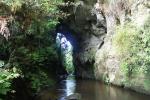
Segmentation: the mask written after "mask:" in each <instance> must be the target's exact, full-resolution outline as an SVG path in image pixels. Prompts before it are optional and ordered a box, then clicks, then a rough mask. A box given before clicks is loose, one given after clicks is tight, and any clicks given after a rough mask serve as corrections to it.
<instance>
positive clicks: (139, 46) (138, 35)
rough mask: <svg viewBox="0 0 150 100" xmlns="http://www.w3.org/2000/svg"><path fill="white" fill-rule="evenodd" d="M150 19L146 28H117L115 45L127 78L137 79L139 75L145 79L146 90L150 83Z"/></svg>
mask: <svg viewBox="0 0 150 100" xmlns="http://www.w3.org/2000/svg"><path fill="white" fill-rule="evenodd" d="M149 35H150V17H149V18H148V20H147V21H146V22H145V24H144V26H143V27H141V28H139V27H138V28H137V27H136V26H135V25H131V24H125V26H123V27H121V26H119V28H117V34H116V35H115V37H114V44H115V46H116V48H117V50H118V52H119V53H120V54H121V55H122V57H121V62H122V63H121V69H122V72H123V73H124V74H125V75H126V78H135V77H136V76H137V75H139V76H143V75H144V77H145V82H144V85H145V87H146V89H148V87H149V83H150V78H149V75H150V37H149Z"/></svg>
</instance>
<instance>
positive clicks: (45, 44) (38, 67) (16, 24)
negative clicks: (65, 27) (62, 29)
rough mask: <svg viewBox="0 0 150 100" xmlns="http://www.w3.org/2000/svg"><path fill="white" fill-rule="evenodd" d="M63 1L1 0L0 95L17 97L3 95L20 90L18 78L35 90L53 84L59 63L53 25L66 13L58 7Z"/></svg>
mask: <svg viewBox="0 0 150 100" xmlns="http://www.w3.org/2000/svg"><path fill="white" fill-rule="evenodd" d="M62 2H63V1H62V0H1V1H0V34H1V36H0V63H1V65H2V66H0V98H1V97H2V98H3V99H4V98H5V99H11V100H13V99H15V98H9V97H8V98H6V97H5V96H4V95H6V94H10V95H13V93H16V92H18V91H16V90H15V89H16V88H17V86H15V85H14V84H15V82H16V81H14V80H16V79H20V81H23V83H19V84H26V85H27V88H29V89H31V90H33V91H39V90H40V88H41V87H42V86H45V85H52V84H53V83H54V81H53V77H54V76H55V71H54V70H55V68H56V67H55V68H53V69H52V66H57V65H58V56H57V53H56V50H55V49H56V47H55V39H54V37H55V34H54V28H55V26H56V24H57V23H58V19H59V18H63V17H64V16H65V13H63V12H62V11H60V10H59V8H58V7H59V5H60V4H61V3H62ZM48 73H50V74H48ZM53 75H54V76H53ZM10 97H11V96H10ZM26 99H27V98H26ZM28 100H29V99H28Z"/></svg>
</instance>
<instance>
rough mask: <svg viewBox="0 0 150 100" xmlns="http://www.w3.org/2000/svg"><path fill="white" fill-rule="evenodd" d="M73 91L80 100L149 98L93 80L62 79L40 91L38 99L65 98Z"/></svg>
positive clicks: (60, 99)
mask: <svg viewBox="0 0 150 100" xmlns="http://www.w3.org/2000/svg"><path fill="white" fill-rule="evenodd" d="M74 93H79V94H80V95H81V98H82V99H81V100H150V96H148V95H144V94H140V93H137V92H134V91H131V90H127V89H122V88H121V87H116V86H109V85H105V84H104V83H101V82H99V81H94V80H75V79H66V80H62V81H61V82H60V83H59V84H57V85H56V87H55V88H54V89H47V90H44V91H42V93H41V97H40V100H67V99H66V96H69V95H71V94H74ZM50 98H51V99H50Z"/></svg>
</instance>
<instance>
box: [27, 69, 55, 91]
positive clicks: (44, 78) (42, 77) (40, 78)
mask: <svg viewBox="0 0 150 100" xmlns="http://www.w3.org/2000/svg"><path fill="white" fill-rule="evenodd" d="M25 77H26V78H28V79H30V81H31V83H30V84H31V88H32V89H33V90H34V91H39V90H40V89H41V88H43V87H45V86H52V85H53V84H54V83H55V82H54V81H53V80H51V79H50V77H49V76H48V75H47V73H45V72H44V71H42V70H40V69H39V70H38V71H36V72H34V73H31V72H29V73H28V74H27V75H26V76H25Z"/></svg>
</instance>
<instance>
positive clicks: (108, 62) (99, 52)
mask: <svg viewBox="0 0 150 100" xmlns="http://www.w3.org/2000/svg"><path fill="white" fill-rule="evenodd" d="M72 12H73V14H72V16H71V17H70V19H68V20H67V21H66V23H67V24H68V25H69V26H70V28H71V29H72V30H73V31H74V33H75V35H76V38H77V42H78V44H79V45H78V51H76V52H75V54H74V59H75V64H76V72H77V73H76V75H77V76H79V77H82V78H92V79H98V80H103V81H105V82H107V83H112V84H115V85H119V86H124V87H127V88H131V89H133V90H136V91H138V92H143V93H147V94H150V89H148V88H145V86H144V81H145V80H146V81H147V79H145V76H144V75H143V74H137V75H136V76H135V77H133V78H130V79H129V80H128V81H127V82H125V80H126V76H125V75H124V73H123V72H122V71H121V67H120V66H121V59H122V57H121V56H120V55H119V53H118V50H117V49H116V47H115V46H114V45H113V39H114V36H115V34H116V26H117V25H120V26H124V24H125V23H127V22H132V23H134V24H136V26H137V27H143V25H144V23H145V22H146V20H147V19H148V16H150V1H149V0H109V1H107V0H97V1H96V0H76V1H75V5H74V7H73V11H72ZM148 81H149V79H148Z"/></svg>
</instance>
